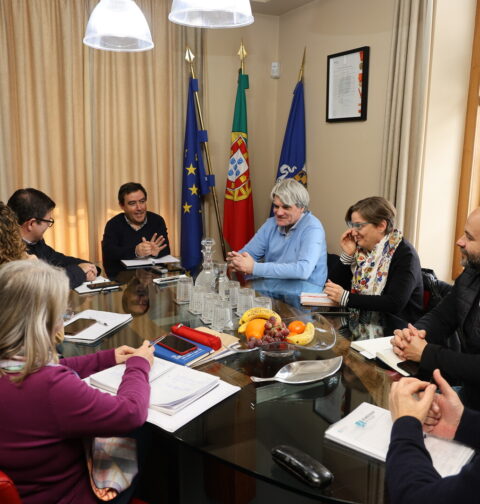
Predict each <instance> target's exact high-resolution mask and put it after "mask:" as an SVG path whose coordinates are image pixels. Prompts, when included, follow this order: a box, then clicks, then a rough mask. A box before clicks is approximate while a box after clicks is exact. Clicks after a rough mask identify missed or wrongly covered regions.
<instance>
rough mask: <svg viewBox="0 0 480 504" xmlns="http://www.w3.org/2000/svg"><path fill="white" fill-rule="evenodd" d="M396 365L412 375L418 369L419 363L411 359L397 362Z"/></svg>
mask: <svg viewBox="0 0 480 504" xmlns="http://www.w3.org/2000/svg"><path fill="white" fill-rule="evenodd" d="M397 366H398V367H399V368H400V369H403V370H404V371H406V372H407V373H408V374H410V375H412V376H415V375H416V374H417V373H418V370H419V369H420V364H419V363H418V362H414V361H411V360H406V361H402V362H399V363H398V364H397Z"/></svg>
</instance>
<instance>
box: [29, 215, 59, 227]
mask: <svg viewBox="0 0 480 504" xmlns="http://www.w3.org/2000/svg"><path fill="white" fill-rule="evenodd" d="M34 219H35V220H37V221H41V222H48V227H52V226H53V225H54V224H55V220H54V219H40V217H34Z"/></svg>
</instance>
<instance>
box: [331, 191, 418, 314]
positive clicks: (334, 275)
mask: <svg viewBox="0 0 480 504" xmlns="http://www.w3.org/2000/svg"><path fill="white" fill-rule="evenodd" d="M395 215H396V210H395V208H394V207H393V205H392V204H391V203H390V202H389V201H387V200H386V199H385V198H381V197H379V196H373V197H370V198H365V199H362V200H360V201H358V202H357V203H355V204H354V205H352V206H351V207H350V208H349V209H348V210H347V213H346V216H345V221H346V223H347V226H348V229H347V230H346V231H345V232H344V233H343V234H342V237H341V240H340V246H341V248H342V255H341V256H340V258H339V260H338V261H337V262H336V263H334V264H333V267H332V268H331V269H330V271H329V272H328V276H329V280H328V281H327V283H326V284H325V289H324V290H325V293H326V294H327V295H328V297H329V298H330V299H331V300H332V301H334V302H336V303H337V304H339V305H340V306H346V307H348V308H356V309H359V310H371V311H376V312H387V313H393V314H395V315H396V316H398V317H400V318H401V319H402V320H405V321H406V322H414V321H415V320H417V319H418V318H419V317H420V316H421V315H422V310H423V281H422V270H421V267H420V260H419V258H418V254H417V252H416V250H415V249H414V247H413V246H412V245H411V244H410V243H409V242H408V241H407V240H405V238H403V236H402V232H401V231H399V230H398V229H395Z"/></svg>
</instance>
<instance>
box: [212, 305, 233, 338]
mask: <svg viewBox="0 0 480 504" xmlns="http://www.w3.org/2000/svg"><path fill="white" fill-rule="evenodd" d="M212 329H213V330H215V331H219V332H221V331H223V330H224V329H227V330H228V329H233V319H232V308H231V307H230V303H229V302H228V301H226V300H224V299H217V301H215V304H214V307H213V320H212Z"/></svg>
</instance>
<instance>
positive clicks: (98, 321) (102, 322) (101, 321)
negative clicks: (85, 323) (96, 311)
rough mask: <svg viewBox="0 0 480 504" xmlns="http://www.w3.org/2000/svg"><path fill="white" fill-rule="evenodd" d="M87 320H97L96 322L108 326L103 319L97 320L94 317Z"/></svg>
mask: <svg viewBox="0 0 480 504" xmlns="http://www.w3.org/2000/svg"><path fill="white" fill-rule="evenodd" d="M88 320H94V321H95V322H97V324H101V325H104V326H108V324H107V323H106V322H104V321H103V320H97V319H94V318H89V319H88Z"/></svg>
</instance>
